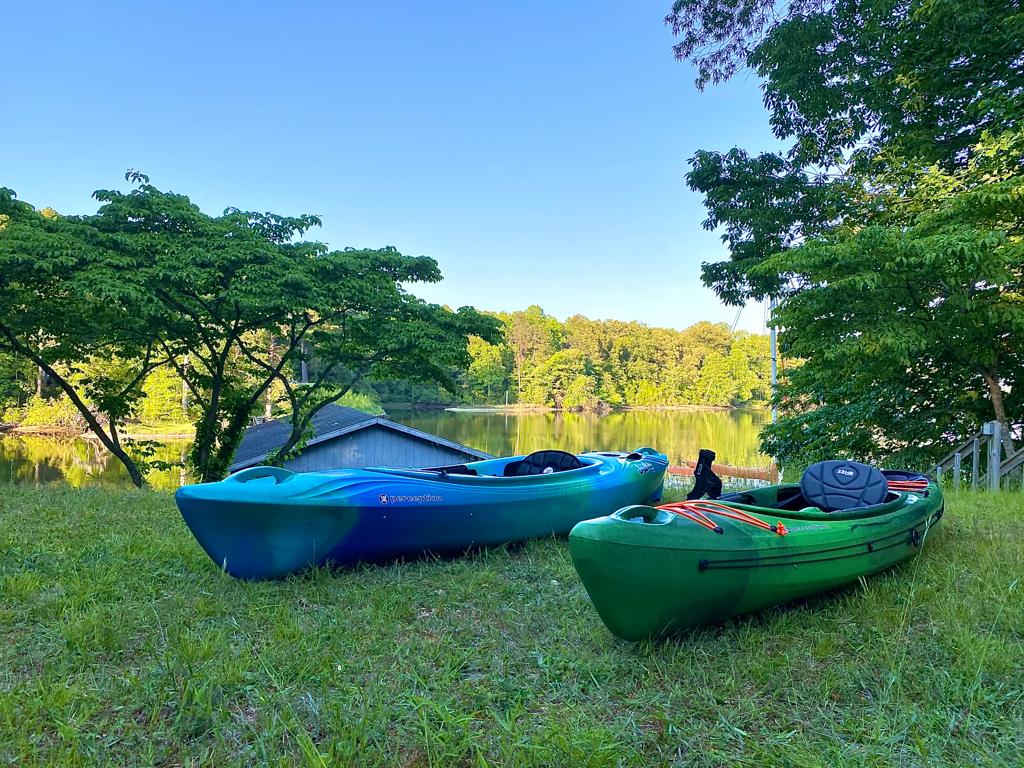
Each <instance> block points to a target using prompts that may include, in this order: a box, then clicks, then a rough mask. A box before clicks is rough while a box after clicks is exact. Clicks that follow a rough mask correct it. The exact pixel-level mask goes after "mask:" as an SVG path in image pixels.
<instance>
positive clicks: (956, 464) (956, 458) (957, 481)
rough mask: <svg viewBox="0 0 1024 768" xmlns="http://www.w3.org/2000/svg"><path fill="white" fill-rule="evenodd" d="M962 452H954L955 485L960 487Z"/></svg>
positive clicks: (957, 487)
mask: <svg viewBox="0 0 1024 768" xmlns="http://www.w3.org/2000/svg"><path fill="white" fill-rule="evenodd" d="M960 461H961V459H960V454H959V453H954V454H953V487H954V488H956V489H959V488H960Z"/></svg>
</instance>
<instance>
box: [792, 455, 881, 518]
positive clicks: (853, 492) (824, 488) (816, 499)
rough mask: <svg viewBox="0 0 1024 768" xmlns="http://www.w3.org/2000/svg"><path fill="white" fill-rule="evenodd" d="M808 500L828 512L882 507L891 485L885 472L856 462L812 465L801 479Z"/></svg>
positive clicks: (802, 490) (826, 462)
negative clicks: (877, 505) (876, 505)
mask: <svg viewBox="0 0 1024 768" xmlns="http://www.w3.org/2000/svg"><path fill="white" fill-rule="evenodd" d="M800 491H801V493H802V494H803V497H804V499H806V500H807V502H808V503H809V504H812V505H814V506H816V507H818V508H819V509H822V510H824V511H825V512H838V511H840V510H844V509H855V508H857V507H870V506H873V505H875V504H881V503H882V502H883V501H885V499H886V496H888V494H889V483H888V482H887V481H886V479H885V475H883V474H882V472H881V470H878V469H875V468H874V467H871V466H868V465H867V464H861V463H860V462H856V461H822V462H819V463H817V464H812V465H811V466H809V467H808V468H807V470H806V471H805V472H804V475H803V477H801V478H800Z"/></svg>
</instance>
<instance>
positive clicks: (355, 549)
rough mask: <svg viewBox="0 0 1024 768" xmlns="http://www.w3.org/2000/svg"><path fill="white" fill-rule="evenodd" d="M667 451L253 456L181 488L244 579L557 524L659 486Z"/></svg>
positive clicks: (196, 523)
mask: <svg viewBox="0 0 1024 768" xmlns="http://www.w3.org/2000/svg"><path fill="white" fill-rule="evenodd" d="M667 467H668V460H667V458H666V457H665V456H664V455H662V454H660V453H658V452H657V451H654V450H653V449H651V448H641V449H639V450H637V451H634V452H632V453H620V452H592V453H584V454H580V455H578V456H576V455H573V454H571V453H565V452H564V451H538V452H536V453H533V454H529V455H527V456H514V457H510V458H501V459H489V460H486V461H477V462H472V463H469V464H459V465H455V466H449V467H434V468H430V469H387V468H372V469H348V470H336V471H332V472H307V473H296V472H291V471H289V470H287V469H281V468H278V467H253V468H252V469H246V470H243V471H241V472H239V473H237V474H234V475H231V476H230V477H228V478H227V479H225V480H222V481H220V482H217V483H204V484H201V485H189V486H185V487H183V488H180V489H178V492H177V494H176V495H175V501H176V502H177V504H178V509H179V510H181V516H182V517H183V518H184V520H185V523H186V525H188V527H189V529H190V530H191V531H192V534H193V535H194V536H195V537H196V540H197V541H198V542H199V544H200V546H202V548H203V549H204V550H205V551H206V553H207V554H208V555H209V556H210V558H211V559H212V560H213V561H214V563H216V564H217V566H218V567H220V568H223V569H224V570H225V571H227V572H228V573H230V574H231V575H232V576H236V577H238V578H240V579H273V578H280V577H283V576H286V575H288V574H290V573H295V572H296V571H300V570H303V569H305V568H308V567H310V566H315V565H324V564H335V565H344V564H349V563H355V562H358V561H362V560H382V559H388V558H395V557H400V556H403V555H413V554H418V553H422V552H436V553H453V552H464V551H466V550H467V549H470V548H472V547H478V546H488V545H495V544H504V543H507V542H514V541H522V540H525V539H531V538H537V537H542V536H550V535H553V534H554V535H566V534H568V533H569V531H570V529H572V527H573V526H574V525H575V524H576V523H578V522H580V521H581V520H588V519H590V518H594V517H601V516H603V515H608V514H611V513H612V512H614V511H615V510H616V509H619V508H620V507H623V506H626V505H628V504H645V503H652V502H655V501H657V500H658V499H660V498H661V490H662V484H663V482H664V477H665V470H666V468H667Z"/></svg>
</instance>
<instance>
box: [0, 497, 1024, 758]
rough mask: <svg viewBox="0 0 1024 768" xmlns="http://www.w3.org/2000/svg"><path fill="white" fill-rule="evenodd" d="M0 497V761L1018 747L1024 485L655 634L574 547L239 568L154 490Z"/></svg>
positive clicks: (971, 751) (553, 544) (694, 754)
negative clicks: (914, 553)
mask: <svg viewBox="0 0 1024 768" xmlns="http://www.w3.org/2000/svg"><path fill="white" fill-rule="evenodd" d="M0 499H2V501H0V504H2V507H0V633H2V638H0V640H2V642H0V763H4V764H7V763H10V764H16V765H42V764H50V765H68V766H73V765H126V766H127V765H182V764H184V765H192V764H210V765H249V764H264V765H293V764H297V765H308V766H322V765H350V764H358V765H376V764H382V765H407V766H412V765H448V764H459V765H479V766H483V765H565V766H571V765H594V766H600V765H618V764H621V765H629V766H634V765H635V766H641V765H661V764H664V765H721V764H729V765H751V766H759V765H765V764H772V765H779V764H788V765H846V764H849V765H894V764H902V765H929V766H931V765H939V764H948V765H975V764H981V765H1019V764H1021V763H1022V762H1024V672H1022V668H1024V667H1022V661H1021V659H1022V656H1024V602H1022V599H1021V597H1022V590H1024V584H1021V583H1020V578H1021V575H1022V574H1024V556H1022V552H1024V544H1022V542H1024V512H1022V511H1021V508H1022V504H1024V496H1020V495H1014V496H1011V495H1002V496H999V495H997V496H995V497H990V496H984V495H978V496H969V495H960V496H954V497H952V498H951V499H950V500H949V503H948V504H947V516H946V518H945V520H944V526H943V529H942V530H941V532H940V534H939V535H938V536H937V537H936V538H935V539H934V540H932V541H929V542H928V545H927V547H926V550H925V553H924V556H923V557H921V558H919V559H918V560H917V561H916V562H914V563H911V564H910V565H909V566H908V567H906V568H904V569H902V570H900V571H897V572H893V573H889V574H884V575H881V576H878V577H875V578H872V579H870V580H868V581H867V582H866V583H865V584H862V585H859V586H855V587H853V588H851V589H849V590H846V591H843V592H840V593H838V594H836V595H832V596H829V597H826V598H820V599H815V600H812V601H809V602H806V603H803V604H800V605H797V606H793V607H789V608H786V609H778V610H773V611H771V612H768V613H766V614H763V615H761V616H758V617H754V618H752V619H747V620H743V621H737V622H733V623H730V624H727V625H725V626H722V627H716V628H710V629H705V630H701V631H698V632H695V633H692V634H690V635H688V636H684V637H683V638H681V639H678V640H674V641H670V642H666V643H661V644H656V645H639V646H635V645H629V644H626V643H623V642H621V641H618V640H616V639H614V638H613V637H612V636H611V635H609V634H608V632H607V631H606V630H605V629H604V627H603V626H602V625H601V623H600V621H599V619H598V617H597V615H596V614H595V613H594V611H593V610H592V608H591V606H590V604H589V602H588V600H587V597H586V594H585V593H584V592H583V590H582V588H581V587H580V585H579V582H578V581H577V579H576V577H575V574H574V572H573V569H572V565H571V563H570V561H569V558H568V553H567V550H566V547H565V543H564V542H562V541H542V542H536V543H532V544H529V545H527V546H524V547H519V548H513V549H509V550H493V551H488V552H484V553H480V554H477V555H474V556H471V557H467V558H462V559H456V560H449V561H436V560H432V561H420V562H414V563H410V564H405V565H389V566H383V567H380V566H378V567H362V568H358V569H356V570H353V571H347V572H340V573H328V572H318V573H313V574H309V575H306V576H303V577H301V578H294V579H290V580H288V581H284V582H280V583H264V584H245V583H240V582H237V581H234V580H232V579H230V578H229V577H226V576H223V575H221V574H220V573H219V572H218V571H217V570H216V569H215V568H214V566H213V564H212V563H210V561H209V560H208V559H207V557H206V555H204V554H203V553H202V551H201V550H200V549H199V547H198V546H197V545H196V544H195V542H194V541H193V540H192V538H191V536H190V535H189V533H188V531H187V530H186V529H185V527H184V526H183V524H182V523H181V520H180V518H179V517H178V515H177V513H176V512H175V510H174V507H173V504H172V501H171V498H170V496H168V495H166V494H160V493H155V492H151V493H140V492H131V491H125V492H113V491H101V490H78V491H72V490H68V489H66V488H44V489H40V490H30V489H16V490H12V489H9V488H5V489H4V492H3V494H2V496H0Z"/></svg>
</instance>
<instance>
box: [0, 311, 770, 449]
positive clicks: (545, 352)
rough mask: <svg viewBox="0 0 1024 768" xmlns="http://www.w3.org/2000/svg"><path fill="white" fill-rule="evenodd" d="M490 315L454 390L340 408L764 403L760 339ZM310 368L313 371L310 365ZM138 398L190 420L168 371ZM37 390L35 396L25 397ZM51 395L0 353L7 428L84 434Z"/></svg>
mask: <svg viewBox="0 0 1024 768" xmlns="http://www.w3.org/2000/svg"><path fill="white" fill-rule="evenodd" d="M490 314H491V315H492V316H493V317H496V318H497V319H498V320H500V322H501V324H502V339H501V341H500V342H499V343H497V344H490V343H488V342H486V341H484V340H483V339H481V338H479V337H477V336H471V337H470V339H469V352H470V358H471V362H470V364H469V367H468V368H467V369H466V370H464V371H456V372H454V376H453V379H454V381H455V389H454V391H449V390H445V389H443V388H441V387H440V386H439V385H437V384H431V383H419V382H410V381H404V380H372V379H371V380H369V381H367V382H365V383H362V384H361V385H360V386H358V387H356V388H355V389H354V391H353V392H351V393H350V394H349V395H347V396H346V397H345V398H343V400H342V402H343V403H345V404H349V405H353V406H355V407H360V408H363V409H365V410H378V409H379V407H380V403H381V402H385V403H394V402H409V403H414V404H421V403H461V404H504V403H505V402H506V401H507V402H508V403H510V404H522V405H538V406H546V407H552V408H563V409H566V410H599V409H603V408H620V407H656V406H679V405H694V406H729V405H744V404H753V403H759V402H763V401H765V400H766V399H767V397H768V395H769V386H768V367H769V359H768V338H767V337H766V336H763V335H756V334H750V333H745V332H742V331H741V332H733V331H730V330H729V328H728V326H726V325H725V324H724V323H709V322H700V323H696V324H695V325H692V326H690V327H689V328H686V329H685V330H682V331H679V330H674V329H670V328H651V327H649V326H646V325H643V324H642V323H635V322H622V321H619V320H591V319H589V318H586V317H583V316H582V315H574V316H572V317H570V318H569V319H568V320H566V321H565V322H564V323H563V322H560V321H558V320H557V319H556V318H554V317H551V316H550V315H546V314H544V312H543V310H542V309H541V308H540V307H537V306H531V307H529V308H528V309H526V310H524V311H521V312H511V313H490ZM92 364H93V365H96V364H97V363H95V362H93V363H92ZM100 364H102V363H100ZM311 370H312V371H314V372H315V371H316V370H317V365H316V361H313V362H312V363H311ZM143 391H144V392H145V395H146V396H145V397H144V398H143V399H142V401H141V404H140V407H139V410H138V414H137V415H138V419H139V420H140V421H141V422H143V423H146V424H181V425H185V424H188V423H189V422H190V421H191V418H192V415H191V414H189V413H187V412H186V410H185V409H186V406H187V401H188V397H187V395H186V397H184V398H183V397H182V394H183V385H182V381H181V378H180V377H179V376H178V375H177V374H176V372H175V370H174V369H173V368H171V367H163V368H159V369H157V370H155V371H153V372H152V373H151V374H149V376H148V377H147V379H146V381H145V383H144V384H143ZM36 392H38V394H39V395H40V396H38V397H36V396H33V395H34V393H36ZM272 394H277V393H276V391H275V392H272ZM58 395H59V392H57V391H56V390H55V389H54V388H52V387H50V386H47V382H46V380H45V378H42V379H39V378H38V371H37V369H36V368H35V367H34V366H32V365H31V364H29V363H25V362H24V361H19V360H16V359H14V358H12V357H10V356H9V355H3V354H2V353H0V413H3V412H4V410H5V409H6V414H5V416H6V420H7V421H16V422H19V423H21V424H23V425H25V426H37V427H63V428H68V429H82V428H84V425H83V423H82V422H81V417H80V414H78V412H77V410H76V409H75V407H74V406H73V405H72V404H71V403H70V401H68V400H67V398H66V397H59V396H58ZM183 400H184V402H183ZM283 405H285V404H284V403H278V402H272V403H271V404H270V407H268V408H265V409H264V410H265V413H266V415H278V414H279V413H281V407H282V406H283Z"/></svg>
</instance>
